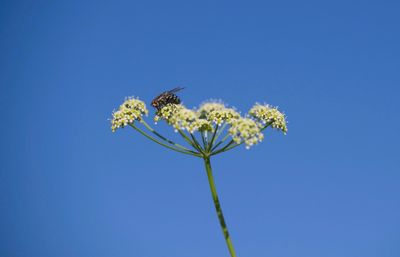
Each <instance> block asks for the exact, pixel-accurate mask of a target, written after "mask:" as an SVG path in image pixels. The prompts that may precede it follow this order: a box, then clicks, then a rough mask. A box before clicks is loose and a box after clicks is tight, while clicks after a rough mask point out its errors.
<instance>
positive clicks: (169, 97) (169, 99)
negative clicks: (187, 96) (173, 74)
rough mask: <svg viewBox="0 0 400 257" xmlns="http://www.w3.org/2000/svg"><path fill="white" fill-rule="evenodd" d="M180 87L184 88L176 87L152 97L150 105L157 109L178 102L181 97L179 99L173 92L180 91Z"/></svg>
mask: <svg viewBox="0 0 400 257" xmlns="http://www.w3.org/2000/svg"><path fill="white" fill-rule="evenodd" d="M182 89H184V87H176V88H174V89H171V90H169V91H165V92H163V93H161V94H160V95H159V96H157V97H156V98H154V99H153V101H151V106H153V107H154V108H156V109H157V111H159V110H160V109H161V108H162V107H164V106H165V105H167V104H180V103H181V99H179V97H178V96H177V95H176V94H175V93H176V92H178V91H181V90H182Z"/></svg>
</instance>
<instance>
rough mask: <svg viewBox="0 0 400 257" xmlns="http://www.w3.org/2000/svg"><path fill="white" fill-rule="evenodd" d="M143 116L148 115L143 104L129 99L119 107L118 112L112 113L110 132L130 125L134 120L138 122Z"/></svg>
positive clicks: (137, 100)
mask: <svg viewBox="0 0 400 257" xmlns="http://www.w3.org/2000/svg"><path fill="white" fill-rule="evenodd" d="M143 114H145V115H147V114H148V110H147V109H146V105H145V103H144V102H143V101H140V100H139V99H137V98H133V97H129V98H127V99H126V100H125V102H124V103H123V104H121V105H120V107H119V109H118V111H115V112H113V114H112V116H113V118H112V120H111V130H112V131H113V132H115V130H117V129H118V128H123V127H125V126H127V125H128V124H132V123H133V122H134V121H135V120H139V121H140V120H141V119H142V116H143Z"/></svg>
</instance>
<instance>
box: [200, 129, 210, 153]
mask: <svg viewBox="0 0 400 257" xmlns="http://www.w3.org/2000/svg"><path fill="white" fill-rule="evenodd" d="M200 133H201V140H202V141H203V148H204V149H206V147H207V145H208V142H207V139H206V137H205V135H204V133H207V132H204V131H201V132H200Z"/></svg>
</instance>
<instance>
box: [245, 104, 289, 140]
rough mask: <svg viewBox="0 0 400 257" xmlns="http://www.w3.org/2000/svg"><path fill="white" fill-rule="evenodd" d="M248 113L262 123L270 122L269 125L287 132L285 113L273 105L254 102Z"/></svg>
mask: <svg viewBox="0 0 400 257" xmlns="http://www.w3.org/2000/svg"><path fill="white" fill-rule="evenodd" d="M249 115H250V116H251V117H253V118H255V119H256V120H257V121H259V122H261V123H262V124H263V125H265V124H269V123H270V124H271V127H273V128H275V129H278V130H281V131H282V132H283V133H285V134H286V132H287V126H286V118H285V115H284V114H283V113H281V112H280V111H278V109H277V108H275V107H272V106H269V105H267V104H266V105H261V104H256V105H254V106H253V107H252V108H251V109H250V111H249Z"/></svg>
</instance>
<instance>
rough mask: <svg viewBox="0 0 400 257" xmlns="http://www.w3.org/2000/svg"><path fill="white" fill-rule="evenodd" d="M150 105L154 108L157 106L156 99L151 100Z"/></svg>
mask: <svg viewBox="0 0 400 257" xmlns="http://www.w3.org/2000/svg"><path fill="white" fill-rule="evenodd" d="M151 106H153V107H154V108H157V107H158V102H157V101H156V100H153V101H151Z"/></svg>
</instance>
